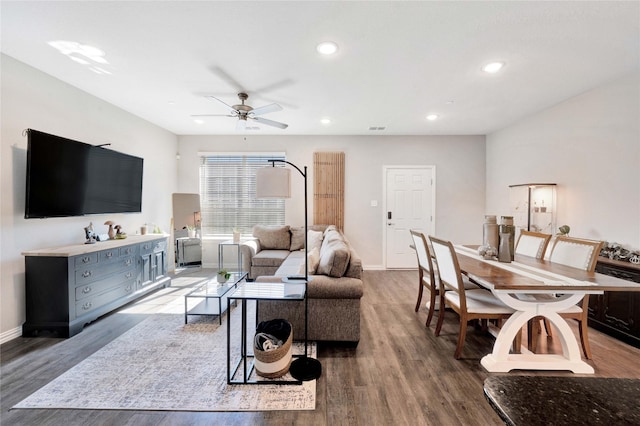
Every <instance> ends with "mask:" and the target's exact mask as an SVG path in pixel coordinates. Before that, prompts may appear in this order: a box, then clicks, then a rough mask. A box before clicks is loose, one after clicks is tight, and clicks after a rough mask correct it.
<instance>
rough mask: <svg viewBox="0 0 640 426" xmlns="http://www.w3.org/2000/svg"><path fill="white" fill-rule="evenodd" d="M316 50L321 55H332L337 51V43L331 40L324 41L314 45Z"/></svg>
mask: <svg viewBox="0 0 640 426" xmlns="http://www.w3.org/2000/svg"><path fill="white" fill-rule="evenodd" d="M316 50H317V51H318V53H322V54H323V55H333V54H334V53H336V52H337V51H338V45H337V44H336V43H334V42H332V41H324V42H322V43H320V44H319V45H318V46H316Z"/></svg>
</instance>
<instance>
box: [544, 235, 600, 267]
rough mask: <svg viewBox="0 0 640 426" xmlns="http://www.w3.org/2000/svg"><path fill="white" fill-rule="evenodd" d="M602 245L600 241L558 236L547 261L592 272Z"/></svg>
mask: <svg viewBox="0 0 640 426" xmlns="http://www.w3.org/2000/svg"><path fill="white" fill-rule="evenodd" d="M602 244H603V242H602V241H594V240H585V239H581V238H571V237H563V236H560V237H557V238H556V240H555V242H554V243H553V247H552V248H551V254H550V255H549V260H550V261H551V262H554V263H560V264H562V265H567V266H571V267H573V268H578V269H582V270H585V271H589V272H593V271H594V270H595V269H596V262H597V261H598V255H599V254H600V249H601V248H602Z"/></svg>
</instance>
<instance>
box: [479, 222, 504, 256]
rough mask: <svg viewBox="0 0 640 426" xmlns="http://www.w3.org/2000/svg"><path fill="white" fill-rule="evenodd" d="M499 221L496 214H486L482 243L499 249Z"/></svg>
mask: <svg viewBox="0 0 640 426" xmlns="http://www.w3.org/2000/svg"><path fill="white" fill-rule="evenodd" d="M499 242H500V239H499V236H498V223H497V222H496V217H495V216H485V217H484V224H483V226H482V245H483V246H486V247H491V248H493V249H494V250H498V243H499Z"/></svg>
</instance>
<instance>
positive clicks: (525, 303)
mask: <svg viewBox="0 0 640 426" xmlns="http://www.w3.org/2000/svg"><path fill="white" fill-rule="evenodd" d="M455 250H456V255H457V258H458V263H459V265H460V270H461V272H462V273H463V274H465V275H467V276H468V277H469V278H470V279H471V280H472V281H473V282H475V283H476V284H478V285H480V286H482V287H484V288H486V289H488V290H491V292H492V293H493V294H494V295H495V296H496V297H497V298H498V299H499V300H501V301H502V302H503V303H505V304H506V305H507V306H509V307H511V308H513V309H514V310H515V313H514V314H513V315H511V316H510V317H509V318H508V319H507V320H506V321H505V322H504V324H503V325H502V327H501V328H500V329H499V331H498V334H497V336H496V340H495V343H494V345H493V351H492V352H491V353H490V354H488V355H486V356H484V357H483V358H482V360H481V364H482V366H483V367H484V368H485V369H486V370H487V371H490V372H509V371H511V370H568V371H572V372H574V373H581V374H593V373H594V369H593V367H592V366H591V365H589V364H588V363H586V362H585V361H583V360H582V357H581V351H580V347H579V345H578V341H577V339H576V336H575V335H574V333H573V331H572V330H571V327H570V326H569V324H568V323H567V321H566V320H565V319H563V318H562V317H561V316H560V315H559V312H560V311H562V310H564V309H567V308H569V307H571V306H572V305H575V304H577V303H578V302H580V301H581V300H582V299H583V298H584V297H585V295H590V294H602V293H603V292H605V291H640V284H638V283H634V282H631V281H626V280H623V279H620V278H616V277H613V276H609V275H604V274H600V273H597V272H589V271H585V270H582V269H578V268H573V267H569V266H566V265H562V264H558V263H554V262H551V261H549V260H545V259H536V258H533V257H529V256H523V255H517V254H516V255H515V258H514V261H513V262H510V263H504V262H499V261H497V260H491V259H485V258H483V257H482V256H480V255H479V254H478V251H477V246H466V245H456V246H455ZM535 295H548V296H544V297H536V296H535ZM534 317H544V318H547V319H548V320H549V321H550V322H551V323H552V324H553V325H554V326H555V328H556V329H557V331H558V334H557V338H558V339H559V340H560V343H561V347H562V353H561V354H560V353H558V354H545V353H533V352H531V351H529V350H528V349H527V348H525V347H522V348H521V351H520V353H511V352H510V350H511V348H512V342H513V341H514V339H515V337H516V336H517V334H518V333H520V332H521V329H522V327H523V326H525V325H526V324H527V322H528V321H529V320H531V319H532V318H534ZM555 338H556V335H554V339H555Z"/></svg>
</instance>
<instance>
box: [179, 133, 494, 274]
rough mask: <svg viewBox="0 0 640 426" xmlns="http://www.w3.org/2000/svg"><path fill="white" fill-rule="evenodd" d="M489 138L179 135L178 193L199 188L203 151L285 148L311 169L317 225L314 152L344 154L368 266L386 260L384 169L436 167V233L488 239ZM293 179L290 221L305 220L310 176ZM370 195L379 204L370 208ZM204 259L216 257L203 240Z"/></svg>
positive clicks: (349, 202)
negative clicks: (485, 224) (305, 182)
mask: <svg viewBox="0 0 640 426" xmlns="http://www.w3.org/2000/svg"><path fill="white" fill-rule="evenodd" d="M484 140H485V138H484V136H388V137H387V136H247V137H244V136H180V139H179V151H180V161H179V162H178V163H179V165H178V190H179V191H180V192H198V165H199V163H198V156H197V154H198V152H245V151H259V152H272V151H275V152H285V153H286V155H287V160H288V161H291V162H292V163H294V164H296V165H297V166H299V167H301V168H302V166H305V165H306V166H307V167H308V168H309V177H308V182H309V183H308V185H309V212H310V213H309V223H313V217H312V216H313V196H312V191H313V186H312V185H313V153H314V152H320V151H342V152H344V153H345V171H346V172H345V233H346V235H347V237H348V238H349V240H350V241H351V243H352V244H353V245H354V247H355V249H356V250H357V252H358V254H359V255H360V256H361V257H362V262H363V265H364V267H365V268H370V269H372V268H381V267H382V265H383V253H382V249H383V247H382V244H383V228H384V225H383V224H384V214H385V213H384V212H383V211H382V209H383V205H384V202H383V201H384V200H383V192H382V190H383V173H382V172H383V166H392V165H435V166H436V181H437V189H436V191H437V192H436V197H437V200H436V207H437V212H436V233H437V234H438V235H440V236H442V237H444V238H448V239H451V240H454V241H457V242H460V243H478V242H480V241H481V239H482V222H483V218H484V212H485V206H484V203H485V193H484V187H485V143H484ZM296 175H297V173H294V174H293V175H292V176H293V177H292V198H291V199H290V200H289V201H287V204H286V215H287V217H286V222H287V224H291V225H302V224H303V223H304V210H303V209H304V195H303V194H304V191H303V186H302V183H303V179H302V177H301V176H300V179H297V178H296ZM371 200H377V201H378V207H371ZM203 248H204V251H203V262H204V263H205V264H215V263H216V262H217V258H216V256H217V247H216V246H212V245H211V244H207V242H206V241H205V242H204V245H203Z"/></svg>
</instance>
